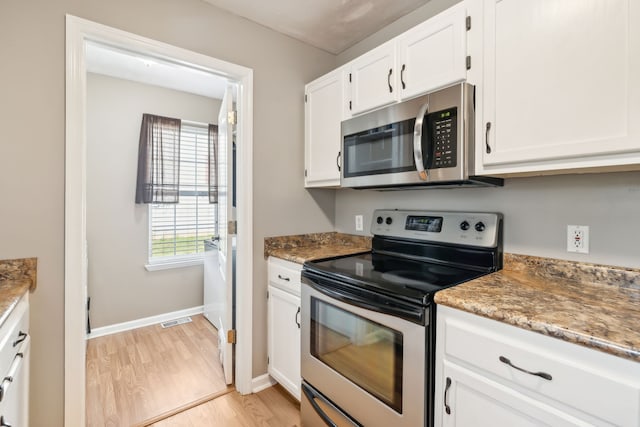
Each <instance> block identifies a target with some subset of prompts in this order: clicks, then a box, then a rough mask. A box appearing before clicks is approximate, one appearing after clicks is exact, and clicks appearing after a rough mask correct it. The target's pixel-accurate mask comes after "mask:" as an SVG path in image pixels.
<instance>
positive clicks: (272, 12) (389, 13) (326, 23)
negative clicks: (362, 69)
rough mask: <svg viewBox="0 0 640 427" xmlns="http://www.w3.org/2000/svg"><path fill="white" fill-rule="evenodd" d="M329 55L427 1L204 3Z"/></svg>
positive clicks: (212, 0)
mask: <svg viewBox="0 0 640 427" xmlns="http://www.w3.org/2000/svg"><path fill="white" fill-rule="evenodd" d="M204 1H206V2H207V3H210V4H213V5H215V6H217V7H219V8H221V9H224V10H226V11H228V12H231V13H233V14H234V15H239V16H242V17H244V18H246V19H249V20H250V21H253V22H256V23H258V24H261V25H264V26H265V27H268V28H271V29H273V30H275V31H278V32H280V33H283V34H286V35H288V36H291V37H293V38H295V39H298V40H300V41H303V42H305V43H307V44H310V45H312V46H315V47H318V48H320V49H323V50H325V51H327V52H330V53H333V54H339V53H341V52H342V51H344V50H345V49H347V48H349V47H351V46H353V45H354V44H356V43H358V42H359V41H361V40H363V39H364V38H366V37H368V36H370V35H371V34H373V33H375V32H376V31H378V30H379V29H380V28H382V27H384V26H386V25H387V24H390V23H391V22H393V21H395V20H397V19H398V18H400V17H402V16H404V15H406V14H407V13H409V12H412V11H413V10H415V9H417V8H418V7H420V6H422V5H424V4H426V3H427V2H428V1H429V0H393V1H389V0H268V1H256V0H204Z"/></svg>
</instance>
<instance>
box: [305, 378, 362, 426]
mask: <svg viewBox="0 0 640 427" xmlns="http://www.w3.org/2000/svg"><path fill="white" fill-rule="evenodd" d="M302 392H303V393H304V394H305V396H306V397H307V399H309V403H311V406H313V409H314V410H315V411H316V413H317V414H318V415H319V416H320V418H322V420H323V421H324V422H325V423H327V425H328V426H329V427H338V425H337V424H336V423H335V422H333V420H332V419H331V418H329V416H328V415H327V414H326V412H325V411H323V410H322V408H321V407H320V405H318V402H316V400H320V401H322V402H323V403H324V404H325V405H327V406H329V407H330V408H331V409H333V410H334V411H335V412H336V413H337V414H339V415H340V416H341V417H342V419H341V421H344V422H347V423H349V425H351V426H353V427H363V426H362V424H360V423H358V422H356V421H355V420H353V419H351V418H350V417H348V416H347V415H346V414H345V413H343V412H342V411H341V410H340V409H338V408H337V407H336V406H334V405H333V404H332V403H331V402H329V401H328V400H327V399H326V398H325V397H324V396H323V395H321V394H320V393H318V392H317V391H315V390H314V389H313V388H311V387H309V386H308V385H306V384H305V383H304V382H303V383H302ZM340 425H341V426H343V425H345V424H344V423H340Z"/></svg>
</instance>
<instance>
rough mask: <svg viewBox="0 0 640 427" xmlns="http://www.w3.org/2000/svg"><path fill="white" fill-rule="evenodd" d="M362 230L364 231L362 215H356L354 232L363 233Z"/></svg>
mask: <svg viewBox="0 0 640 427" xmlns="http://www.w3.org/2000/svg"><path fill="white" fill-rule="evenodd" d="M363 230H364V225H363V217H362V215H356V231H363Z"/></svg>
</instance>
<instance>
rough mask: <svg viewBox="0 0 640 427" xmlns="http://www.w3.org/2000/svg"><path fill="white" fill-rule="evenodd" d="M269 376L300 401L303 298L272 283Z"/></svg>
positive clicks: (269, 310)
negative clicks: (301, 305)
mask: <svg viewBox="0 0 640 427" xmlns="http://www.w3.org/2000/svg"><path fill="white" fill-rule="evenodd" d="M267 329H268V335H269V337H268V352H269V375H271V376H272V377H273V378H274V379H275V380H276V381H278V382H279V383H280V384H281V385H282V386H283V387H284V388H286V389H287V390H288V391H289V392H290V393H291V394H292V395H293V396H295V397H296V398H297V399H298V400H300V383H301V380H300V298H299V297H297V296H295V295H292V294H290V293H288V292H284V291H282V290H280V289H278V288H275V287H273V286H269V304H268V327H267Z"/></svg>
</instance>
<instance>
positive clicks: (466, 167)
mask: <svg viewBox="0 0 640 427" xmlns="http://www.w3.org/2000/svg"><path fill="white" fill-rule="evenodd" d="M474 116H475V109H474V86H472V85H470V84H468V83H460V84H457V85H455V86H450V87H448V88H445V89H441V90H438V91H435V92H432V93H428V94H426V95H423V96H421V97H419V98H414V99H411V100H408V101H404V102H401V103H398V104H394V105H391V106H388V107H386V108H382V109H380V110H376V111H372V112H370V113H367V114H363V115H361V116H358V117H354V118H352V119H349V120H345V121H343V122H342V167H341V186H342V187H351V188H378V189H403V188H410V187H417V186H439V187H448V186H501V185H503V180H502V179H499V178H493V177H485V176H475V175H474V170H475V164H474Z"/></svg>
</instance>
